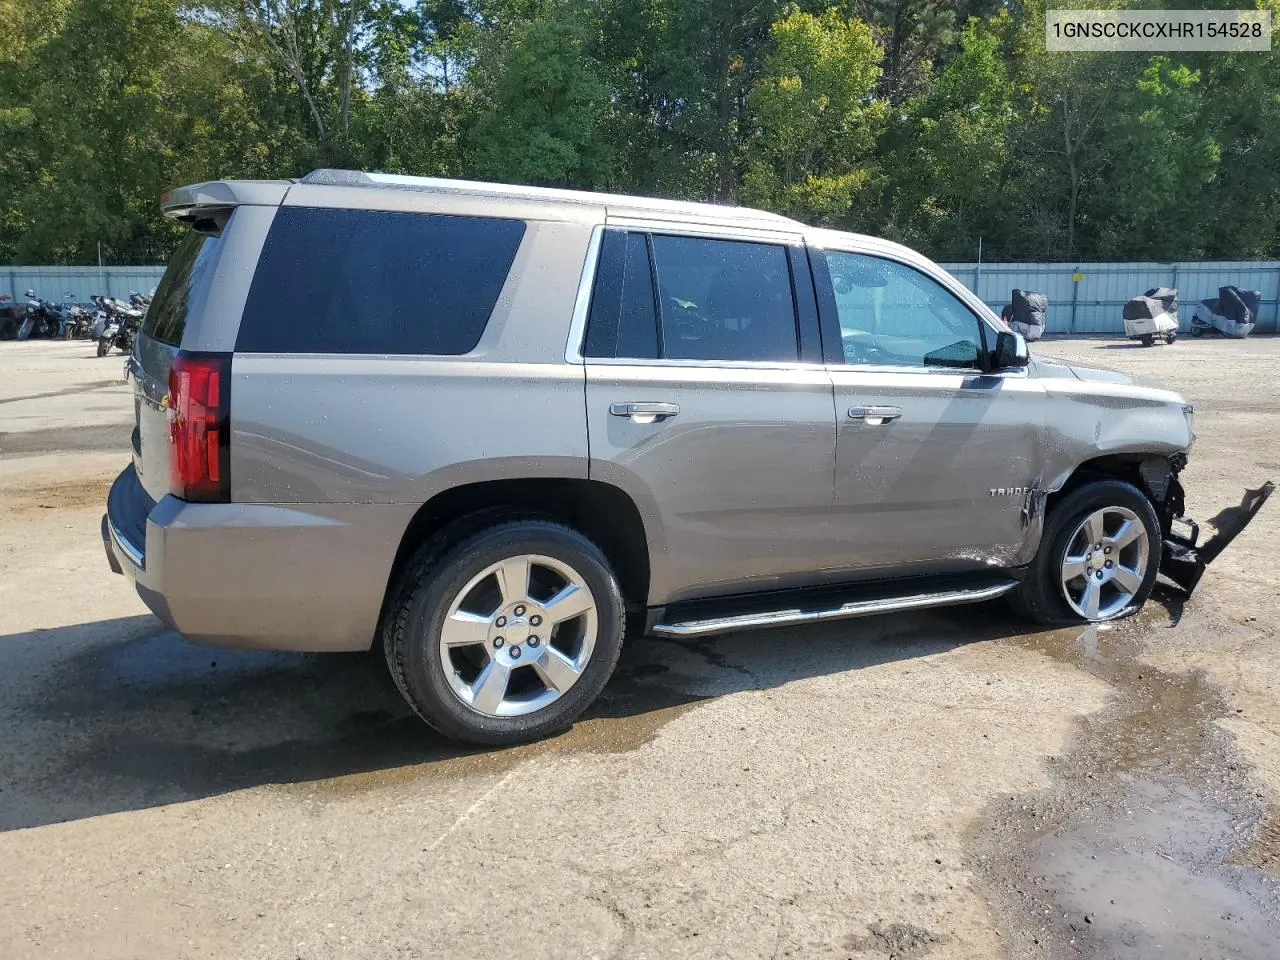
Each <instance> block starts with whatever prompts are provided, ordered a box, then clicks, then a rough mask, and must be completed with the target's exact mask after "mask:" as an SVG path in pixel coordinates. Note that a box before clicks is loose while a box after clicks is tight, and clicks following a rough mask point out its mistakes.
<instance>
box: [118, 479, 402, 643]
mask: <svg viewBox="0 0 1280 960" xmlns="http://www.w3.org/2000/svg"><path fill="white" fill-rule="evenodd" d="M414 509H415V508H414V506H413V505H410V504H289V505H284V504H238V503H188V502H186V501H183V500H178V499H177V498H175V497H171V496H165V497H162V498H161V499H160V500H159V501H157V502H154V503H152V501H151V500H150V498H149V497H147V496H146V495H145V493H142V488H141V484H140V483H139V481H138V478H137V475H136V474H135V473H134V469H133V467H132V466H129V467H128V468H126V469H125V470H124V471H123V472H122V473H121V474H120V476H119V477H117V478H116V481H115V483H114V484H113V485H112V488H111V494H110V495H109V497H108V499H107V513H106V514H105V515H104V516H103V518H102V536H103V543H104V545H105V547H106V551H107V561H108V564H109V565H110V566H111V569H112V570H113V571H116V572H119V573H123V574H124V575H125V576H126V577H128V578H129V579H130V580H131V581H132V582H133V584H134V586H135V587H136V589H137V591H138V595H139V596H140V597H141V598H142V600H143V602H144V603H146V605H147V606H148V607H150V608H151V610H152V612H154V613H155V614H156V616H158V617H159V618H160V619H161V620H163V621H164V622H165V623H166V624H168V625H169V626H170V627H172V628H173V629H175V630H177V631H178V632H179V633H181V634H182V635H183V636H185V637H187V638H188V639H190V640H195V641H198V642H201V643H211V644H215V645H218V646H230V647H242V648H256V649H269V650H297V651H312V652H330V651H344V650H365V649H368V648H369V646H370V644H371V642H372V640H373V636H374V632H375V630H376V628H377V622H378V616H379V614H380V612H381V607H382V598H383V594H384V592H385V590H386V585H387V579H388V577H389V576H390V572H391V564H392V561H393V559H394V557H395V553H396V550H397V548H398V547H399V543H400V537H401V535H402V534H403V532H404V530H405V527H406V526H407V525H408V521H409V519H410V518H411V517H412V516H413V513H414Z"/></svg>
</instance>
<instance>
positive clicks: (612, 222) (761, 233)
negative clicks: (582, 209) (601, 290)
mask: <svg viewBox="0 0 1280 960" xmlns="http://www.w3.org/2000/svg"><path fill="white" fill-rule="evenodd" d="M605 226H606V227H617V228H619V229H622V230H643V231H644V232H645V233H656V234H662V233H666V234H671V235H673V236H682V237H703V238H705V239H707V240H745V241H748V242H755V243H772V244H775V245H781V246H786V247H803V246H804V235H803V234H801V233H790V232H788V231H786V230H770V229H767V228H757V227H746V226H744V227H737V226H732V227H731V226H721V225H719V224H710V223H707V224H703V223H672V222H671V221H669V220H648V219H645V218H643V217H609V218H608V219H607V220H606V221H605Z"/></svg>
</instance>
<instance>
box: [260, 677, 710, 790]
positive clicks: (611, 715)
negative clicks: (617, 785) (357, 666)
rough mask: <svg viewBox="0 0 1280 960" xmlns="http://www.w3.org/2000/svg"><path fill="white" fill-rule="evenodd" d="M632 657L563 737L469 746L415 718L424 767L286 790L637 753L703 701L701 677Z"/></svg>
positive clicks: (382, 783) (381, 783)
mask: <svg viewBox="0 0 1280 960" xmlns="http://www.w3.org/2000/svg"><path fill="white" fill-rule="evenodd" d="M627 659H628V658H627V657H624V660H623V662H621V663H619V665H618V668H617V671H616V672H615V674H614V678H613V679H612V680H611V681H610V683H609V686H608V687H606V688H605V691H604V693H603V694H602V695H601V696H600V699H599V700H598V701H596V703H595V704H593V705H592V707H591V708H590V709H589V710H588V711H587V713H586V714H585V715H584V716H583V717H582V719H580V720H578V721H577V722H576V723H574V725H573V726H572V727H571V728H569V729H568V730H566V731H565V732H564V733H561V734H559V735H557V736H553V737H549V738H547V739H545V740H539V741H536V742H534V743H527V744H522V745H520V746H516V747H507V748H502V749H492V748H485V747H476V748H474V749H468V748H466V747H459V746H458V745H457V744H449V743H447V742H446V741H443V740H439V739H438V738H436V737H434V736H433V734H432V733H431V732H430V731H429V730H427V729H425V727H424V725H423V723H422V721H421V720H419V719H418V718H417V717H414V716H412V715H409V716H406V717H403V718H402V719H400V720H397V721H395V722H396V723H403V724H405V725H407V728H408V729H406V731H405V734H406V736H408V737H412V738H415V739H417V740H418V741H422V740H423V739H424V738H430V739H432V741H433V742H435V741H438V742H437V746H438V748H439V749H437V750H432V754H433V755H432V756H429V757H422V758H419V760H418V762H407V763H404V764H401V765H392V766H382V767H379V768H378V769H371V770H367V771H361V772H354V773H349V774H347V775H345V776H339V777H333V778H330V779H322V780H315V781H311V782H302V783H294V784H289V785H286V786H282V787H280V789H282V790H288V791H293V792H304V793H306V794H308V795H309V796H315V795H318V794H324V795H328V796H343V795H352V794H357V793H363V792H365V791H367V790H371V789H377V788H381V787H386V786H393V785H396V784H402V783H408V782H413V781H418V780H422V779H427V778H433V779H434V778H443V779H458V778H462V777H468V776H476V775H480V774H492V773H495V772H505V771H506V770H509V769H510V768H512V767H514V766H516V765H517V764H519V763H522V762H524V761H526V760H530V759H532V758H535V757H540V756H544V755H548V754H561V753H596V754H605V753H626V752H629V751H631V750H636V749H638V748H639V747H641V746H643V745H644V744H645V743H647V742H649V741H650V740H651V739H653V737H655V736H656V735H657V733H658V731H659V730H661V729H662V728H663V727H664V726H666V725H667V724H668V723H670V722H671V721H673V720H675V719H676V718H678V717H680V716H682V715H683V714H685V713H688V712H689V711H690V710H692V709H693V708H694V707H696V706H697V705H698V703H699V702H701V701H702V700H703V699H705V697H704V696H702V695H695V694H691V693H688V692H686V691H687V690H690V689H693V688H695V687H696V686H697V684H698V681H697V679H696V678H693V677H682V676H681V675H679V674H677V673H674V672H671V670H670V668H669V667H667V666H666V665H665V664H660V663H653V662H648V661H647V660H645V659H644V658H643V654H641V655H640V656H638V657H635V660H636V662H630V663H629V662H627ZM655 678H656V679H655ZM379 735H380V736H381V734H379Z"/></svg>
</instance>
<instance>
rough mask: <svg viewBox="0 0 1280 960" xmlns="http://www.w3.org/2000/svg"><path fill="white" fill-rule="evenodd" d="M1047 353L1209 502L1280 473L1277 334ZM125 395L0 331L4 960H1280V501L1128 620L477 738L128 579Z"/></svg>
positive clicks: (837, 666)
mask: <svg viewBox="0 0 1280 960" xmlns="http://www.w3.org/2000/svg"><path fill="white" fill-rule="evenodd" d="M1036 349H1037V350H1038V351H1039V352H1040V353H1043V354H1045V355H1050V356H1058V357H1064V358H1067V359H1070V360H1071V361H1073V362H1083V363H1089V364H1093V365H1099V366H1107V367H1113V368H1116V369H1121V370H1125V371H1128V372H1131V373H1133V374H1136V375H1137V376H1139V377H1140V378H1142V379H1144V380H1148V381H1151V382H1157V383H1162V384H1167V385H1170V386H1172V387H1174V388H1176V389H1179V390H1181V391H1183V393H1184V395H1185V396H1187V398H1188V399H1189V400H1191V401H1192V402H1193V403H1194V404H1195V405H1196V408H1197V414H1198V432H1199V434H1200V439H1199V441H1198V442H1197V444H1196V447H1195V449H1194V451H1193V457H1192V461H1191V465H1190V467H1189V468H1188V469H1187V471H1186V473H1185V474H1184V480H1185V481H1186V484H1187V487H1188V490H1189V504H1188V506H1189V508H1190V509H1191V511H1192V512H1193V513H1195V514H1198V515H1200V516H1208V515H1211V514H1212V513H1214V512H1216V510H1217V509H1219V508H1221V507H1223V506H1226V505H1228V504H1229V503H1231V502H1235V501H1236V500H1237V499H1238V497H1239V494H1240V492H1241V490H1242V488H1243V487H1244V486H1245V485H1246V484H1249V485H1256V484H1257V482H1259V481H1261V480H1262V479H1266V478H1267V477H1275V476H1276V475H1277V474H1280V444H1278V443H1277V441H1278V440H1280V385H1278V378H1277V377H1276V376H1275V371H1276V369H1277V365H1278V364H1280V340H1277V339H1272V338H1259V339H1255V340H1250V341H1247V342H1243V343H1241V342H1230V341H1223V340H1203V341H1185V342H1183V341H1180V342H1179V343H1177V344H1176V345H1174V346H1172V347H1156V348H1151V349H1143V348H1141V347H1137V346H1132V345H1130V344H1128V343H1125V342H1122V341H1106V340H1075V341H1057V342H1046V343H1042V344H1039V345H1037V347H1036ZM120 373H121V363H120V360H119V359H118V358H117V357H116V356H115V355H113V356H112V357H111V358H108V359H102V360H99V359H97V358H95V357H94V356H93V348H92V345H87V344H85V343H75V342H72V343H61V342H57V343H44V342H25V343H12V342H7V343H0V503H3V504H4V510H3V513H0V677H3V681H0V877H2V878H3V879H2V880H0V957H4V958H6V960H19V958H27V957H40V958H61V957H66V958H75V960H86V958H117V957H118V958H137V957H163V958H179V957H182V958H186V957H217V958H230V957H234V958H257V957H262V958H281V957H289V958H293V957H301V958H327V957H346V956H350V957H358V958H380V957H397V958H410V957H433V958H435V957H450V958H452V957H458V958H473V957H474V958H489V957H494V958H498V957H510V956H519V957H526V958H537V957H575V958H577V957H584V958H585V957H627V958H642V957H663V958H667V957H726V958H728V957H732V958H754V957H821V958H827V957H831V958H835V957H840V958H846V957H856V958H885V957H895V958H910V957H922V956H926V955H928V956H930V957H938V958H957V960H960V958H963V960H978V958H986V957H1063V956H1070V957H1074V956H1088V957H1144V958H1145V957H1152V956H1161V957H1166V958H1181V957H1190V958H1194V957H1202V956H1203V957H1225V956H1231V957H1237V958H1239V957H1257V958H1262V957H1268V958H1274V956H1275V944H1276V943H1277V942H1280V921H1278V918H1277V896H1278V894H1277V886H1276V879H1275V878H1276V877H1277V876H1280V807H1277V806H1276V803H1277V797H1280V749H1278V747H1280V655H1277V652H1276V631H1277V626H1278V625H1280V605H1278V604H1277V601H1276V598H1277V596H1280V564H1278V562H1277V561H1278V560H1280V503H1275V504H1270V505H1268V506H1267V507H1266V508H1264V510H1263V512H1262V513H1261V514H1260V515H1259V517H1258V519H1257V520H1256V521H1255V523H1254V524H1253V525H1252V526H1251V527H1250V528H1249V530H1248V531H1247V532H1246V533H1245V534H1244V535H1243V536H1242V537H1241V538H1240V539H1239V540H1238V541H1237V542H1236V543H1235V544H1234V545H1233V546H1232V548H1231V549H1230V551H1229V552H1228V553H1227V554H1226V555H1225V556H1224V557H1223V558H1222V559H1221V560H1220V561H1219V563H1218V564H1217V565H1215V566H1214V567H1213V568H1211V570H1210V571H1209V573H1208V574H1207V575H1206V577H1205V580H1204V583H1203V585H1202V587H1201V588H1200V590H1199V592H1198V593H1197V594H1196V596H1195V598H1194V600H1192V601H1191V602H1188V603H1186V604H1185V605H1184V604H1182V603H1181V602H1180V601H1179V599H1178V597H1177V595H1176V594H1175V593H1174V592H1173V591H1171V590H1162V591H1161V592H1160V593H1159V594H1158V595H1157V598H1156V599H1155V601H1153V603H1151V604H1149V605H1148V608H1147V610H1146V611H1145V612H1144V614H1143V616H1142V617H1140V618H1135V619H1134V620H1130V621H1126V622H1125V623H1123V624H1121V625H1118V626H1116V627H1114V628H1113V629H1109V630H1086V631H1047V632H1046V631H1040V632H1027V630H1026V628H1025V626H1024V625H1023V624H1021V623H1019V622H1018V621H1016V620H1014V619H1013V618H1012V617H1010V616H1009V615H1008V614H1006V613H1005V612H1004V611H1003V608H1001V607H999V606H991V607H971V608H960V609H957V610H953V611H941V612H934V613H929V614H921V615H916V616H888V617H881V618H878V619H870V620H862V621H853V622H849V623H844V624H830V625H826V626H821V627H814V628H806V629H791V630H779V631H775V632H768V633H758V634H744V635H737V636H728V637H724V638H720V639H717V640H715V641H714V642H703V643H672V642H665V641H658V640H652V639H650V640H645V641H642V642H634V643H632V644H630V645H629V647H628V649H627V650H626V651H625V653H624V655H623V660H622V663H621V665H620V667H619V671H618V674H617V676H616V677H615V679H614V681H613V682H612V683H611V684H610V686H609V688H608V689H607V691H606V693H605V696H604V697H603V699H602V701H601V702H600V703H599V704H598V705H597V707H596V708H595V709H593V711H592V712H591V714H590V715H589V717H588V718H587V719H585V720H583V721H582V722H580V723H579V724H577V725H576V726H575V728H574V729H573V730H572V731H570V732H568V733H566V734H564V735H562V736H560V737H557V738H554V739H552V740H549V741H546V742H543V743H539V744H536V745H532V746H527V747H521V748H518V749H512V750H502V751H475V750H466V749H459V748H458V747H456V746H454V745H451V744H449V743H447V742H444V741H442V740H440V739H438V738H436V737H435V736H434V735H432V734H431V732H430V731H429V730H427V729H426V728H424V727H423V726H422V725H420V723H418V722H417V721H416V720H415V719H413V718H412V717H410V716H409V715H408V711H407V710H406V709H405V708H404V707H403V706H402V704H401V702H400V701H399V699H398V696H397V695H396V693H395V690H394V688H393V687H392V685H391V683H390V682H389V680H388V679H387V677H386V675H385V673H384V671H383V670H382V669H380V668H379V666H378V665H377V664H376V662H374V661H373V660H372V658H369V657H365V656H359V655H354V656H334V657H328V658H325V657H313V656H303V655H272V654H246V653H232V652H228V651H223V650H215V649H208V648H200V647H195V646H192V645H189V644H187V643H185V642H183V641H182V640H180V639H178V638H177V637H175V636H174V635H172V634H171V633H169V632H166V631H164V630H163V629H161V628H160V625H159V623H158V622H157V621H156V620H155V619H154V618H152V617H151V616H150V614H148V612H147V611H146V609H145V608H144V607H143V605H142V604H141V602H140V601H139V600H138V599H137V597H136V596H135V595H134V594H133V592H132V591H131V590H130V589H129V587H128V585H127V584H126V582H125V581H124V580H123V579H122V578H119V577H115V576H112V575H111V574H110V573H109V572H108V570H107V566H106V561H105V559H104V556H103V550H102V545H101V541H100V539H99V531H98V520H99V517H100V515H101V511H102V504H103V501H104V499H105V496H106V491H107V487H108V484H109V482H110V480H111V478H112V477H113V476H114V474H115V473H116V472H117V471H118V470H119V469H120V468H121V467H122V466H123V465H124V463H125V462H126V453H125V451H126V450H127V447H128V436H129V430H130V420H131V417H132V404H131V400H130V398H129V397H128V395H127V394H126V392H125V390H124V386H123V383H122V382H121V381H120Z"/></svg>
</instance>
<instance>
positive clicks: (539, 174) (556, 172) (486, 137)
mask: <svg viewBox="0 0 1280 960" xmlns="http://www.w3.org/2000/svg"><path fill="white" fill-rule="evenodd" d="M571 13H572V11H571V9H570V8H568V7H565V8H561V9H559V10H557V11H556V12H555V13H554V14H552V15H551V16H549V17H547V18H545V19H536V20H531V21H527V22H523V23H520V24H518V25H517V26H515V27H514V28H513V29H511V30H510V31H509V32H508V31H503V32H502V33H501V34H500V35H499V37H497V38H495V40H497V42H491V44H490V48H489V49H490V57H489V58H483V57H482V58H481V59H480V61H479V62H478V64H477V69H476V74H477V76H476V77H475V83H476V85H477V87H478V88H479V89H478V95H479V96H480V97H481V98H482V102H483V104H484V106H482V107H481V109H480V112H479V114H478V115H477V117H476V120H475V123H474V126H473V128H472V130H471V133H470V144H471V156H472V157H473V158H474V161H475V165H476V168H477V171H478V172H479V173H481V174H482V175H484V176H487V177H493V178H495V179H500V180H514V181H517V182H520V183H533V184H552V185H559V186H575V187H591V186H596V185H602V184H604V183H607V182H608V181H609V178H610V177H609V167H610V163H611V160H612V145H611V143H610V141H609V138H608V137H607V135H606V133H607V123H608V118H609V115H610V112H611V105H610V99H611V98H610V88H609V87H608V85H607V84H606V83H605V82H604V81H603V80H602V79H601V77H600V73H599V70H598V68H597V66H596V64H595V63H594V62H593V60H592V59H591V58H590V57H589V56H588V54H587V52H586V49H585V38H584V35H583V30H582V29H581V27H580V26H579V25H578V24H577V23H575V22H574V20H573V18H572V15H571Z"/></svg>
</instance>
